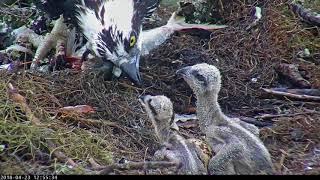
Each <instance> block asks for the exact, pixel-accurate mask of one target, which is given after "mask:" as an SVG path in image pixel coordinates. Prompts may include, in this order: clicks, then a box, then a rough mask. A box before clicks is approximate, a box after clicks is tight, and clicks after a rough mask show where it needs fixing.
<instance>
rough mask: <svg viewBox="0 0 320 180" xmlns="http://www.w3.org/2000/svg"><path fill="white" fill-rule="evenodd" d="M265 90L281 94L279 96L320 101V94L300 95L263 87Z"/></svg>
mask: <svg viewBox="0 0 320 180" xmlns="http://www.w3.org/2000/svg"><path fill="white" fill-rule="evenodd" d="M262 90H263V91H265V92H267V93H269V94H273V95H279V96H287V97H291V98H295V99H300V100H307V101H320V96H310V95H304V94H303V95H300V94H292V93H288V92H281V91H277V90H273V89H265V88H262Z"/></svg>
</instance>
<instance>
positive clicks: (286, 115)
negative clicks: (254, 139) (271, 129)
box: [254, 111, 320, 119]
mask: <svg viewBox="0 0 320 180" xmlns="http://www.w3.org/2000/svg"><path fill="white" fill-rule="evenodd" d="M306 114H320V112H317V111H309V112H303V113H293V114H264V115H261V116H255V117H254V118H257V119H272V118H279V117H293V116H299V115H306Z"/></svg>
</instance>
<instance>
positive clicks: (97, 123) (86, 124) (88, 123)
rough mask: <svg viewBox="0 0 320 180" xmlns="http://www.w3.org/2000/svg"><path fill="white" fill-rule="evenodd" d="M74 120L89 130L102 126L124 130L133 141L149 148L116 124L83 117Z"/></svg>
mask: <svg viewBox="0 0 320 180" xmlns="http://www.w3.org/2000/svg"><path fill="white" fill-rule="evenodd" d="M68 120H70V119H68ZM72 120H74V121H77V122H79V123H80V126H84V127H87V128H91V127H90V126H94V127H97V128H100V127H101V126H112V127H116V128H118V129H120V130H122V131H123V132H125V133H126V134H127V135H128V136H130V137H131V138H132V139H134V140H135V141H136V142H137V143H138V144H139V145H140V146H141V147H143V148H144V149H145V148H147V147H146V146H145V145H144V144H142V143H141V142H140V141H138V140H137V139H136V138H135V137H134V136H133V135H132V134H131V133H129V132H128V131H127V130H125V129H124V128H123V127H121V126H119V125H117V124H116V123H114V122H111V121H99V120H95V119H85V118H81V117H77V118H72Z"/></svg>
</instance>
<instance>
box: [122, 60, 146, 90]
mask: <svg viewBox="0 0 320 180" xmlns="http://www.w3.org/2000/svg"><path fill="white" fill-rule="evenodd" d="M139 61H140V55H139V54H137V55H134V56H133V57H132V58H130V59H129V61H128V62H125V63H123V64H121V65H120V68H121V69H122V70H123V71H124V72H125V73H126V74H127V75H128V77H129V79H130V80H131V81H132V82H134V83H135V84H137V85H141V84H142V79H141V75H140V72H139Z"/></svg>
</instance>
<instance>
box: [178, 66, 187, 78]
mask: <svg viewBox="0 0 320 180" xmlns="http://www.w3.org/2000/svg"><path fill="white" fill-rule="evenodd" d="M189 69H190V67H189V66H187V67H184V68H181V69H179V70H177V71H176V75H178V76H179V77H182V78H187V77H188V74H189V73H188V71H189Z"/></svg>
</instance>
